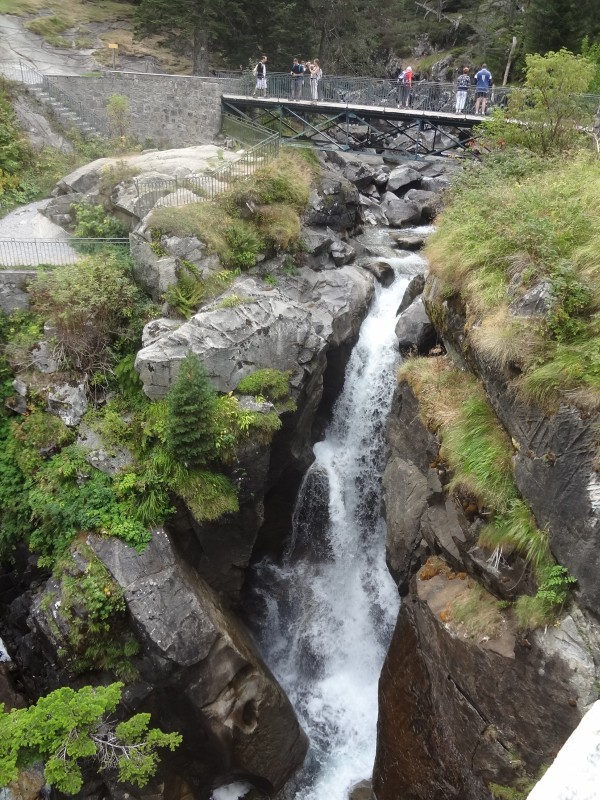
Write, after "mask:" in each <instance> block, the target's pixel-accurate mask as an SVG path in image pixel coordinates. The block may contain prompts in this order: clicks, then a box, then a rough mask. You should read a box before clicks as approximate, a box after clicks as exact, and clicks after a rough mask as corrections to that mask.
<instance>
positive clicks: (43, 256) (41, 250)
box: [0, 236, 129, 275]
mask: <svg viewBox="0 0 600 800" xmlns="http://www.w3.org/2000/svg"><path fill="white" fill-rule="evenodd" d="M106 246H111V247H128V246H129V239H128V238H111V239H98V238H90V237H87V238H83V237H82V238H79V237H76V236H71V237H69V238H67V239H0V275H1V274H2V273H3V272H4V271H5V269H2V267H4V268H10V267H13V268H18V267H32V266H34V267H35V266H42V265H43V266H47V267H59V266H68V265H70V264H74V263H76V262H77V261H78V260H79V258H80V257H81V256H82V255H86V254H90V253H93V252H95V251H98V250H100V249H102V248H104V247H106Z"/></svg>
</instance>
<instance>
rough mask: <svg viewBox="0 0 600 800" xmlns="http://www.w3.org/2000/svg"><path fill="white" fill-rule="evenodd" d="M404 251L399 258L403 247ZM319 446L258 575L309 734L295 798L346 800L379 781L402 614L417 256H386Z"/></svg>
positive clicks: (266, 643) (281, 666)
mask: <svg viewBox="0 0 600 800" xmlns="http://www.w3.org/2000/svg"><path fill="white" fill-rule="evenodd" d="M396 255H397V251H396ZM387 260H388V261H389V263H390V264H391V265H392V266H393V267H394V271H395V273H396V279H395V280H394V282H393V283H392V285H391V286H390V287H388V288H386V289H383V288H381V287H380V286H379V285H378V286H377V289H376V294H375V298H374V301H373V304H372V307H371V310H370V313H369V314H368V316H367V318H366V319H365V320H364V322H363V325H362V327H361V330H360V336H359V340H358V342H357V344H356V346H355V348H354V350H353V352H352V355H351V358H350V361H349V363H348V367H347V370H346V376H345V381H344V388H343V390H342V393H341V395H340V397H339V399H338V401H337V403H336V406H335V408H334V412H333V417H332V421H331V423H330V425H329V427H328V429H327V431H326V434H325V438H324V440H323V441H321V442H319V443H318V444H316V445H315V448H314V453H315V461H314V463H313V465H312V466H311V468H310V469H309V470H308V472H307V474H306V476H305V478H304V481H303V483H302V486H301V488H300V492H299V495H298V500H297V504H296V508H295V512H294V518H293V535H292V538H291V541H290V544H289V547H288V550H287V553H286V555H285V558H284V559H283V563H282V564H277V565H276V564H274V563H272V562H271V561H268V560H265V561H263V562H261V563H260V564H258V565H257V566H256V568H255V573H254V576H253V592H254V594H255V595H256V596H258V597H259V598H260V600H261V601H262V607H263V609H264V615H263V619H262V622H261V625H260V631H259V634H258V635H259V641H260V644H261V648H262V651H263V654H264V656H265V660H266V662H267V663H268V665H269V666H270V668H271V669H272V670H273V671H274V673H275V675H276V676H277V678H278V679H279V681H280V682H281V684H282V685H283V687H284V689H285V690H286V691H287V693H288V695H289V697H290V699H291V701H292V703H293V704H294V707H295V709H296V712H297V713H298V716H299V718H300V721H301V723H302V725H303V727H304V729H305V730H306V732H307V734H308V736H309V739H310V749H309V754H308V756H307V760H306V763H305V765H304V767H303V770H302V771H301V774H300V775H299V776H297V778H296V779H295V781H294V782H293V783H294V786H290V787H288V788H287V790H286V791H287V794H286V795H285V797H286V798H289V800H346V799H347V797H348V790H349V788H350V787H351V786H352V785H353V784H354V783H356V782H357V781H359V780H361V779H363V778H368V777H370V775H371V771H372V767H373V761H374V757H375V744H376V724H377V683H378V679H379V673H380V671H381V666H382V664H383V659H384V656H385V652H386V649H387V645H388V643H389V640H390V637H391V633H392V630H393V626H394V623H395V620H396V616H397V613H398V605H399V600H398V594H397V591H396V587H395V585H394V582H393V580H392V579H391V577H390V575H389V573H388V571H387V568H386V565H385V533H386V531H385V523H384V520H383V519H382V517H381V514H380V504H381V474H382V470H383V466H384V464H383V459H384V428H385V421H386V418H387V415H388V412H389V408H390V404H391V400H392V395H393V391H394V386H395V383H396V372H397V369H396V367H397V363H398V360H399V356H398V348H397V339H396V337H395V334H394V327H395V320H396V312H397V309H398V305H399V303H400V300H401V298H402V295H403V293H404V289H405V288H406V284H407V278H406V275H407V273H408V274H411V273H413V272H414V271H415V269H416V268H418V267H421V266H422V264H423V260H422V259H421V257H420V256H418V255H414V254H411V255H408V256H406V257H405V258H388V259H387Z"/></svg>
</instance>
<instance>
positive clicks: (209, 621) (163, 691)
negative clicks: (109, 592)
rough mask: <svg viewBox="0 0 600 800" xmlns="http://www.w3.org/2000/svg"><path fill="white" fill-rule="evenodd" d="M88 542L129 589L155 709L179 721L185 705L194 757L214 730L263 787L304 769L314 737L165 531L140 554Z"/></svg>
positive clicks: (232, 765)
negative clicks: (310, 738)
mask: <svg viewBox="0 0 600 800" xmlns="http://www.w3.org/2000/svg"><path fill="white" fill-rule="evenodd" d="M88 541H89V544H90V546H91V547H92V549H93V550H94V552H95V553H96V554H97V556H98V557H99V558H100V559H101V561H102V562H103V563H104V564H105V566H106V568H107V569H108V570H109V572H110V573H111V575H112V576H113V578H114V579H115V580H116V581H117V582H118V583H119V585H120V586H121V587H122V589H123V592H124V596H125V601H126V603H127V608H128V611H129V614H130V615H131V619H132V624H133V627H134V629H135V630H136V632H137V634H138V636H139V637H140V639H141V640H142V642H143V643H144V661H145V664H144V666H143V667H142V670H143V672H144V675H145V679H146V681H147V682H148V683H149V684H150V686H151V687H152V688H151V692H150V697H149V702H150V704H151V705H154V704H156V703H158V704H159V708H161V711H162V712H163V713H159V716H160V717H161V719H162V718H169V717H170V716H171V714H172V705H173V703H175V704H176V705H178V706H180V711H181V710H182V708H183V707H185V709H186V711H185V717H184V719H183V720H181V722H182V723H183V725H182V728H183V729H184V730H185V732H186V734H187V735H186V736H185V741H186V744H185V747H186V748H187V750H188V752H189V753H190V754H194V751H195V750H196V749H197V748H200V749H199V750H198V751H197V752H196V757H197V758H202V749H201V748H202V739H203V735H202V731H208V732H210V735H211V737H213V739H214V741H215V742H216V743H217V747H218V750H219V751H220V753H221V757H222V759H223V766H224V767H225V768H226V769H228V770H229V771H230V772H233V773H235V772H236V771H237V772H238V773H239V774H241V775H244V774H246V775H249V776H252V778H253V779H260V780H261V781H264V782H265V783H266V785H267V786H269V787H270V788H271V791H273V790H275V791H276V790H278V789H279V788H281V786H282V785H283V784H284V783H285V781H286V780H287V778H288V777H289V776H290V775H291V773H292V772H293V771H294V770H295V769H296V768H297V767H298V766H299V765H300V764H301V763H302V760H303V758H304V754H305V752H306V737H305V736H304V733H303V732H302V729H301V728H300V726H299V724H298V722H297V720H296V717H295V714H294V711H293V709H292V707H291V705H290V703H289V701H288V699H287V697H286V696H285V694H284V692H283V691H282V689H281V688H280V686H279V685H278V684H277V683H276V681H275V679H274V678H273V677H272V675H271V674H270V673H269V671H268V670H267V669H266V667H265V665H264V664H263V662H262V659H261V658H260V656H259V655H258V653H257V652H256V650H255V648H254V645H253V644H252V643H251V641H250V639H249V637H248V636H247V635H246V633H245V632H244V630H243V629H242V626H241V625H240V623H238V622H237V621H236V620H234V619H233V617H231V616H230V615H229V614H227V613H226V612H225V611H224V609H223V608H222V607H221V605H220V603H219V601H218V600H217V598H216V595H214V594H213V592H212V591H211V590H210V589H209V587H208V586H207V585H206V584H205V583H204V582H203V581H202V580H201V578H199V576H197V575H195V574H194V573H193V571H192V570H190V569H189V567H186V566H184V565H183V564H182V563H181V562H180V561H179V559H178V558H177V556H176V554H175V552H174V550H173V547H172V545H171V542H170V540H169V537H168V536H167V534H166V533H165V532H164V531H162V530H157V531H155V532H154V535H153V539H152V542H151V543H150V545H149V546H148V547H147V549H146V550H145V551H144V552H143V553H141V554H139V553H136V551H135V550H133V549H131V548H129V547H128V546H127V545H125V544H124V543H122V542H120V541H117V540H115V539H100V538H99V537H89V540H88ZM178 696H179V700H176V699H175V698H177V697H178ZM182 701H183V702H182ZM169 704H171V707H169ZM161 705H162V706H167V707H166V708H162V707H161ZM163 715H164V716H163ZM194 729H195V732H196V733H195V735H194V734H192V739H191V740H190V738H189V737H190V731H192V730H194Z"/></svg>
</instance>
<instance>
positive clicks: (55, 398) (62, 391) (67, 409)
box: [47, 383, 88, 428]
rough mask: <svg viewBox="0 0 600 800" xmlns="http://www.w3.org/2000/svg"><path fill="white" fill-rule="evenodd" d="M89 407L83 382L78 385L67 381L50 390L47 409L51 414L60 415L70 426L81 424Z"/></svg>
mask: <svg viewBox="0 0 600 800" xmlns="http://www.w3.org/2000/svg"><path fill="white" fill-rule="evenodd" d="M87 407H88V402H87V397H86V394H85V386H84V385H83V384H82V383H80V384H79V385H78V386H71V384H69V383H65V384H63V385H62V386H55V387H53V388H52V389H50V391H49V392H48V397H47V410H48V411H49V412H50V414H54V415H55V416H57V417H60V418H61V419H62V421H63V422H64V423H65V425H68V426H69V427H70V428H74V427H75V426H76V425H79V423H80V422H81V420H82V418H83V415H84V414H85V412H86V411H87Z"/></svg>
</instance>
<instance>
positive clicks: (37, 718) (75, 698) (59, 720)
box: [0, 683, 181, 794]
mask: <svg viewBox="0 0 600 800" xmlns="http://www.w3.org/2000/svg"><path fill="white" fill-rule="evenodd" d="M122 688H123V684H122V683H113V684H111V685H110V686H98V687H96V688H93V687H91V686H84V687H83V688H82V689H79V691H75V690H73V689H70V688H69V687H67V686H64V687H63V688H61V689H57V690H56V691H54V692H50V694H48V695H46V696H45V697H41V698H40V699H39V700H38V701H37V703H35V704H34V705H32V706H30V707H29V708H19V709H13V710H12V711H10V712H5V711H4V706H3V704H2V703H0V786H7V785H8V784H10V783H11V782H12V781H14V780H16V779H17V777H18V774H19V770H20V769H22V768H23V767H27V766H28V765H30V764H33V763H35V762H36V761H43V762H44V776H45V778H46V781H47V783H48V784H49V785H50V786H54V787H56V788H57V789H58V790H59V791H60V792H63V793H64V794H77V792H79V790H80V789H81V786H82V785H83V775H82V771H81V764H80V762H81V761H82V760H83V759H88V758H91V759H93V760H95V761H96V763H97V764H98V765H99V767H100V769H110V770H114V769H116V770H118V775H119V780H121V781H127V782H129V783H134V784H136V785H137V786H145V785H146V784H147V783H148V779H149V778H150V777H151V776H152V775H154V773H155V772H156V768H157V766H158V755H157V753H156V750H157V748H159V747H168V748H169V749H170V750H175V748H176V747H177V746H178V745H179V744H180V743H181V736H180V735H179V734H178V733H163V732H162V731H161V730H160V729H159V728H150V729H149V728H148V724H149V722H150V714H136V715H135V716H133V717H131V718H130V719H129V720H126V721H124V722H120V723H117V722H116V721H115V720H114V719H108V716H109V715H112V714H113V713H114V711H115V710H116V708H117V706H118V704H119V702H120V700H121V690H122Z"/></svg>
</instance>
